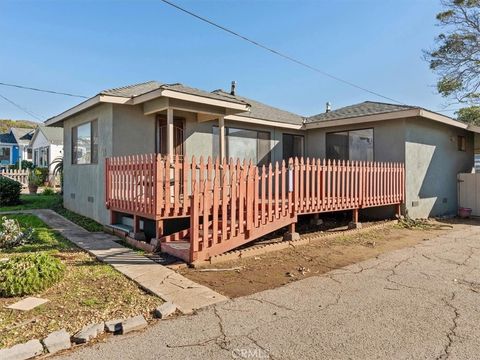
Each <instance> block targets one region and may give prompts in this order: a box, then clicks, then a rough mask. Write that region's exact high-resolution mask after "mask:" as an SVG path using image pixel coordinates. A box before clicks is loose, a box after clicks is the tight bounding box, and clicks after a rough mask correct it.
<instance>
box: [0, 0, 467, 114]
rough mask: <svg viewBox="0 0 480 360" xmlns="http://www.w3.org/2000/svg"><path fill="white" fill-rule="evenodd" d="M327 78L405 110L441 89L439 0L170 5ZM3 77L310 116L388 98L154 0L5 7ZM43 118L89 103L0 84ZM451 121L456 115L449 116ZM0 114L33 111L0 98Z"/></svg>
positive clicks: (0, 37)
mask: <svg viewBox="0 0 480 360" xmlns="http://www.w3.org/2000/svg"><path fill="white" fill-rule="evenodd" d="M171 1H173V2H175V3H177V4H178V5H180V6H182V7H185V8H187V9H188V10H190V11H192V12H195V13H197V14H199V15H201V16H204V17H207V18H209V19H211V20H213V21H214V22H216V23H218V24H220V25H223V26H225V27H228V28H230V29H232V30H234V31H236V32H239V33H241V34H243V35H245V36H247V37H249V38H251V39H254V40H256V41H258V42H261V43H263V44H265V45H267V46H269V47H272V48H274V49H276V50H278V51H281V52H283V53H286V54H288V55H290V56H292V57H294V58H296V59H298V60H300V61H302V62H305V63H308V64H310V65H312V66H314V67H316V68H319V69H321V70H322V71H324V72H328V73H329V74H332V75H334V76H337V77H339V78H342V79H344V80H346V81H349V82H352V83H355V84H357V85H359V86H361V87H363V88H367V89H370V90H372V91H375V92H377V93H380V94H382V95H384V96H387V97H389V98H393V99H395V100H398V101H400V102H402V103H405V104H409V105H418V106H422V107H425V108H428V109H431V110H435V111H439V110H444V109H445V108H446V107H447V108H458V106H455V105H449V102H448V101H447V100H446V99H444V98H442V97H441V96H440V95H438V94H437V93H436V89H435V83H436V75H435V74H434V73H432V71H431V70H430V69H429V67H428V63H427V62H426V61H425V60H424V59H423V54H422V50H424V49H430V48H432V47H433V46H434V39H435V36H436V35H437V34H438V33H439V32H440V28H438V27H437V26H436V23H435V15H436V13H438V12H439V10H440V9H441V7H440V0H401V1H398V0H392V1H390V0H242V1H233V0H171ZM0 45H1V46H0V82H3V83H13V84H19V85H24V86H30V87H36V88H43V89H49V90H54V91H63V92H69V93H76V94H81V95H85V96H93V95H95V94H97V93H98V92H100V91H101V90H103V89H108V88H112V87H119V86H124V85H128V84H133V83H140V82H144V81H148V80H157V81H160V82H165V83H177V82H180V83H183V84H186V85H189V86H192V87H197V88H200V89H204V90H209V91H212V90H215V89H219V88H222V89H225V90H227V89H229V87H230V83H231V81H232V80H235V81H237V93H238V94H239V95H242V96H245V97H248V98H253V99H255V100H258V101H261V102H264V103H267V104H269V105H272V106H276V107H279V108H281V109H285V110H289V111H292V112H294V113H297V114H300V115H304V116H309V115H314V114H318V113H321V112H324V111H325V103H326V102H327V101H329V102H330V103H331V104H332V108H333V109H336V108H339V107H342V106H346V105H351V104H355V103H359V102H362V101H366V100H371V101H382V102H388V100H385V99H383V98H380V97H377V96H374V95H372V94H370V93H367V92H365V91H362V90H360V89H358V88H355V87H351V86H348V85H346V84H344V83H341V82H338V81H336V80H333V79H331V78H329V77H326V76H323V75H321V74H319V73H317V72H313V71H311V70H309V69H306V68H304V67H301V66H299V65H297V64H294V63H291V62H289V61H287V60H285V59H283V58H280V57H278V56H276V55H274V54H271V53H269V52H267V51H265V50H263V49H260V48H257V47H255V46H253V45H252V44H250V43H247V42H245V41H243V40H241V39H238V38H236V37H234V36H232V35H230V34H227V33H225V32H222V31H220V30H219V29H216V28H214V27H212V26H210V25H207V24H205V23H203V22H200V21H199V20H197V19H195V18H193V17H191V16H188V15H186V14H184V13H181V12H179V11H178V10H176V9H174V8H172V7H170V6H168V5H166V4H164V3H162V2H161V1H159V0H138V1H133V0H128V1H127V0H104V1H102V0H100V1H93V0H92V1H76V0H68V1H67V0H64V1H56V0H50V1H46V0H34V1H23V0H0ZM0 95H1V96H4V97H7V98H8V99H10V100H11V101H13V102H15V103H16V104H18V105H20V106H21V107H22V108H23V109H26V110H27V111H28V112H30V113H32V114H34V115H36V117H37V118H38V119H40V120H42V121H44V120H46V119H47V118H49V117H51V116H54V115H56V114H58V113H60V112H62V111H64V110H67V109H68V108H70V107H72V106H74V105H76V104H78V103H79V102H81V101H82V99H79V98H71V97H66V96H60V95H52V94H44V93H38V92H32V91H27V90H21V89H15V88H9V87H4V86H0ZM444 114H447V115H452V112H444ZM0 118H7V119H31V120H37V121H38V119H35V118H34V117H33V116H31V115H29V114H27V113H25V112H24V111H22V110H20V109H18V108H17V107H15V106H13V105H12V104H10V103H8V102H7V101H5V100H4V99H2V98H0Z"/></svg>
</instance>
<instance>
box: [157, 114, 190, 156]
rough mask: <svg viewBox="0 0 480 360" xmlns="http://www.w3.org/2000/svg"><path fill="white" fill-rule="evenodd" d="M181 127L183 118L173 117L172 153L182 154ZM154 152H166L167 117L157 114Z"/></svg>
mask: <svg viewBox="0 0 480 360" xmlns="http://www.w3.org/2000/svg"><path fill="white" fill-rule="evenodd" d="M183 127H184V119H183V118H179V117H175V118H174V119H173V154H174V155H179V156H183V140H184V138H183ZM155 152H157V153H160V154H162V155H166V154H167V117H166V116H165V115H158V116H157V124H156V141H155Z"/></svg>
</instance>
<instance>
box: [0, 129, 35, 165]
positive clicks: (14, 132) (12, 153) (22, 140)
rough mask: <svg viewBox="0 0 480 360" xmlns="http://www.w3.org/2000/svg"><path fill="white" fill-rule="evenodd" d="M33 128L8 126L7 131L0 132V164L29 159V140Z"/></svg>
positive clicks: (12, 163)
mask: <svg viewBox="0 0 480 360" xmlns="http://www.w3.org/2000/svg"><path fill="white" fill-rule="evenodd" d="M33 131H34V130H33V129H28V128H13V127H12V128H10V130H9V132H8V133H4V134H0V166H3V167H5V166H8V165H16V164H18V162H19V161H22V160H30V161H31V151H30V149H29V146H28V145H29V142H30V139H31V137H32V134H33Z"/></svg>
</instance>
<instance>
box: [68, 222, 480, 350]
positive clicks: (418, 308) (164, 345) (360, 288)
mask: <svg viewBox="0 0 480 360" xmlns="http://www.w3.org/2000/svg"><path fill="white" fill-rule="evenodd" d="M479 338H480V226H474V225H464V226H462V227H461V228H457V229H456V230H452V231H451V232H449V233H448V234H447V235H443V236H440V237H438V238H436V239H434V240H429V241H425V242H423V243H421V244H419V245H417V246H415V247H411V248H405V249H402V250H398V251H395V252H391V253H386V254H383V255H381V256H379V257H378V258H374V259H371V260H368V261H365V262H362V263H359V264H355V265H352V266H349V267H346V268H342V269H339V270H335V271H332V272H330V273H328V274H326V275H323V276H318V277H311V278H308V279H305V280H301V281H297V282H294V283H292V284H289V285H287V286H283V287H281V288H278V289H274V290H268V291H264V292H261V293H258V294H255V295H252V296H248V297H244V298H238V299H235V300H231V301H228V302H225V303H221V304H217V305H215V306H212V307H209V308H206V309H204V310H201V311H199V312H198V314H196V315H192V316H183V317H179V318H176V319H172V320H167V321H162V322H159V323H158V324H156V325H155V326H152V327H150V328H148V329H147V330H146V331H144V332H142V333H137V334H132V335H130V336H125V337H111V338H109V339H108V340H107V342H105V343H101V344H97V345H93V346H88V347H84V348H81V349H78V350H77V351H74V352H71V353H69V354H66V355H64V356H63V358H65V359H241V358H246V359H268V358H271V359H375V358H377V359H387V358H388V359H392V358H393V359H437V358H439V359H444V358H445V359H446V358H451V359H474V358H479V357H480V341H478V339H479Z"/></svg>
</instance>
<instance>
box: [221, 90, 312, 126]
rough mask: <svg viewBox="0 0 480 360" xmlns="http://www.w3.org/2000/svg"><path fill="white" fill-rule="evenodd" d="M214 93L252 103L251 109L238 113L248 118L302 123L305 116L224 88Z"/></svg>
mask: <svg viewBox="0 0 480 360" xmlns="http://www.w3.org/2000/svg"><path fill="white" fill-rule="evenodd" d="M213 93H215V94H218V95H221V96H224V97H226V98H229V99H238V100H242V101H244V102H246V103H248V104H250V106H251V107H250V111H249V112H243V113H240V114H236V116H243V117H248V118H255V119H263V120H270V121H278V122H282V123H287V124H295V125H302V124H303V119H304V118H303V116H300V115H297V114H294V113H291V112H289V111H286V110H282V109H278V108H276V107H273V106H270V105H266V104H263V103H261V102H258V101H255V100H252V99H248V98H245V97H242V96H238V95H231V94H230V93H228V92H225V91H223V90H215V91H213Z"/></svg>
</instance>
